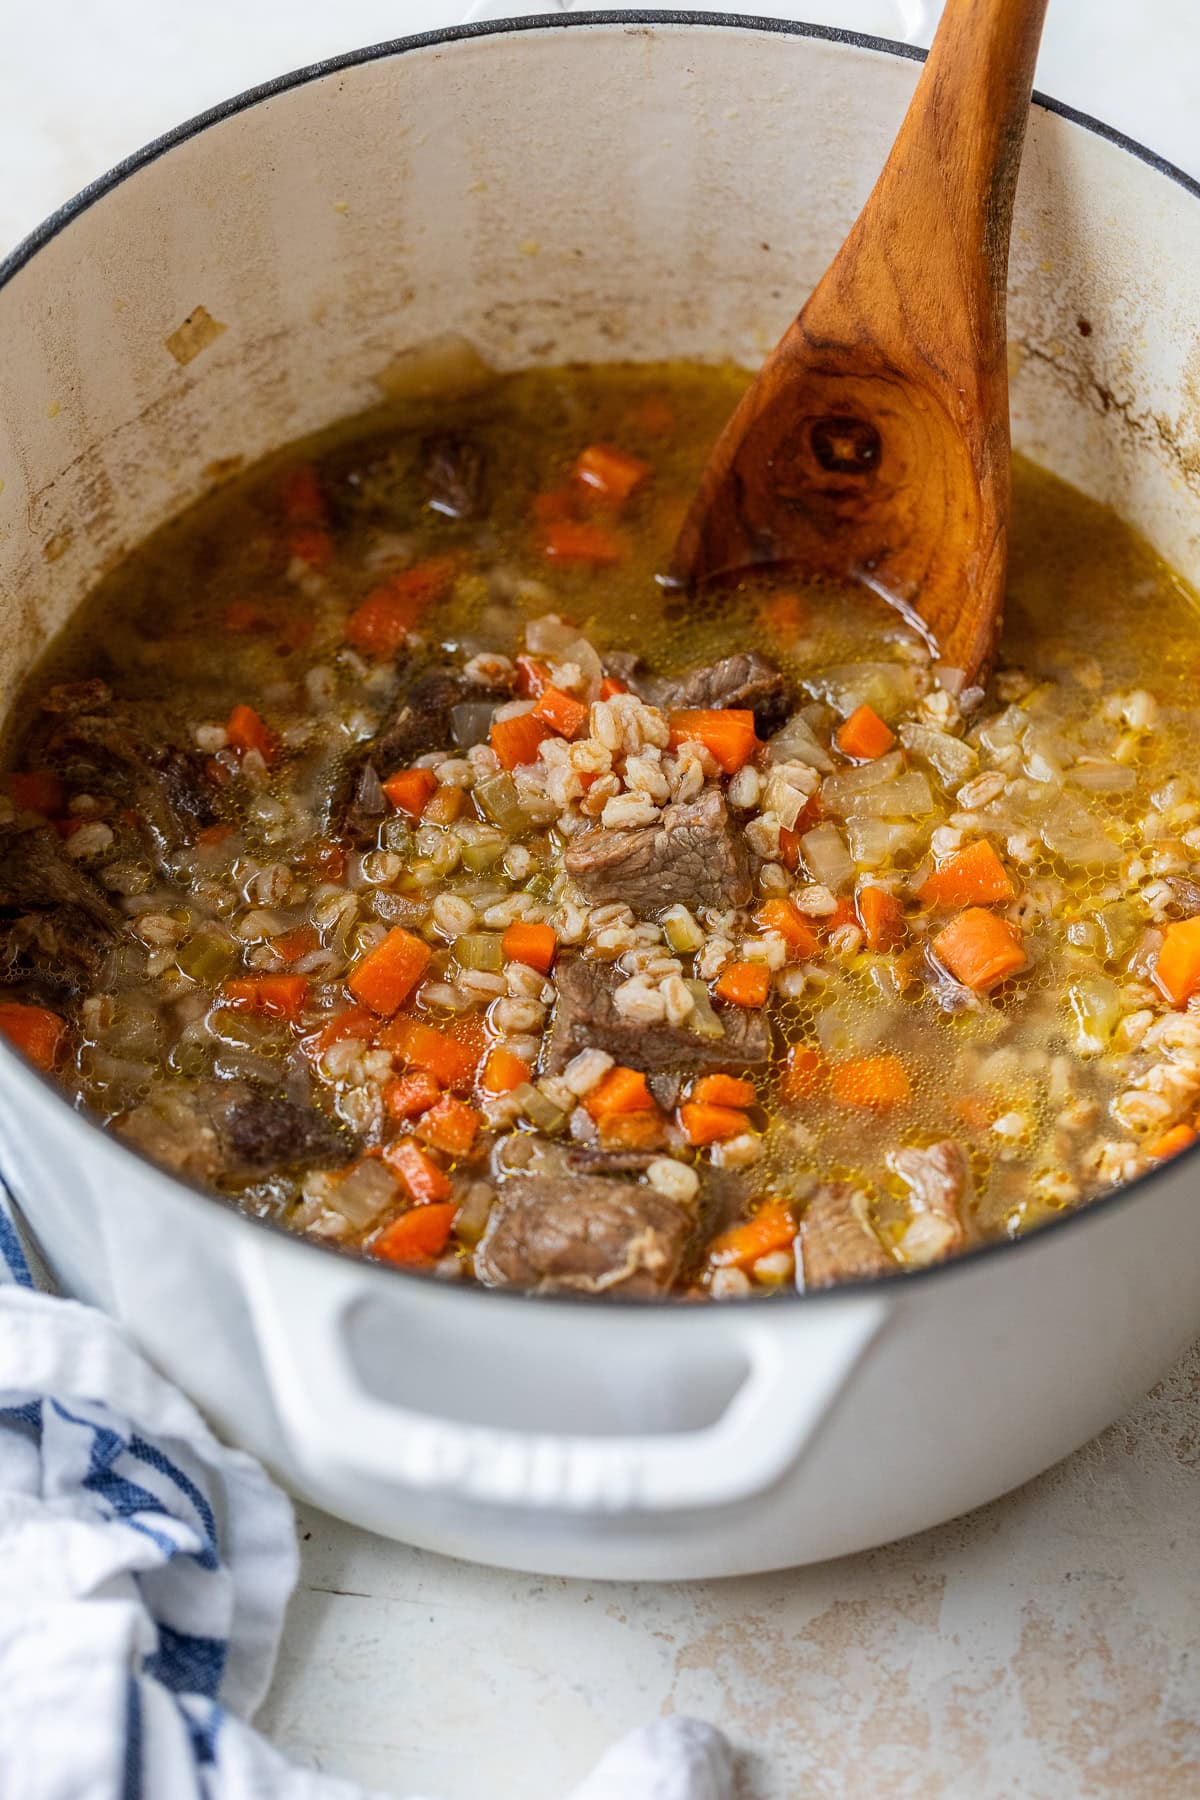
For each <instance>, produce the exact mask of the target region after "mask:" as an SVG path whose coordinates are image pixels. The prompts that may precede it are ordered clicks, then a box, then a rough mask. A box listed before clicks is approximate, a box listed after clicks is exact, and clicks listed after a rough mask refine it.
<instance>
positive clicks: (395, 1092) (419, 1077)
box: [383, 1069, 442, 1119]
mask: <svg viewBox="0 0 1200 1800" xmlns="http://www.w3.org/2000/svg"><path fill="white" fill-rule="evenodd" d="M441 1096H442V1090H441V1088H440V1087H439V1086H438V1084H437V1082H436V1081H435V1080H434V1079H433V1076H432V1075H430V1074H429V1073H428V1072H427V1071H426V1070H425V1069H416V1070H414V1072H413V1073H412V1074H411V1075H398V1076H397V1077H396V1079H395V1081H389V1082H388V1084H387V1086H386V1087H385V1088H384V1090H383V1104H384V1106H385V1107H386V1108H387V1113H388V1117H389V1118H391V1119H416V1118H419V1117H420V1115H421V1113H423V1112H428V1111H429V1108H430V1107H431V1106H433V1105H435V1104H436V1102H437V1101H438V1100H440V1099H441Z"/></svg>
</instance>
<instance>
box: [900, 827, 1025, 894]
mask: <svg viewBox="0 0 1200 1800" xmlns="http://www.w3.org/2000/svg"><path fill="white" fill-rule="evenodd" d="M1015 892H1016V890H1015V888H1014V887H1013V884H1012V882H1011V881H1010V879H1009V875H1008V870H1007V869H1006V868H1005V867H1004V864H1003V863H1002V862H1001V861H1000V858H999V857H998V856H997V855H996V852H995V851H994V850H993V848H992V846H991V845H990V844H989V843H988V841H987V839H986V838H978V839H976V841H975V842H974V843H973V844H964V845H963V847H962V849H961V850H956V851H955V852H954V855H953V856H948V857H947V858H946V860H945V862H944V863H942V864H941V866H940V867H939V868H936V869H935V870H934V871H933V874H932V875H930V876H929V877H928V878H927V879H926V880H925V881H923V882H922V883H921V886H920V887H919V888H918V889H917V898H918V900H920V901H922V902H923V903H924V904H925V905H926V906H988V905H990V904H991V903H992V902H993V901H996V900H1011V899H1012V898H1013V895H1014V894H1015Z"/></svg>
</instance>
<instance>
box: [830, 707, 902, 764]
mask: <svg viewBox="0 0 1200 1800" xmlns="http://www.w3.org/2000/svg"><path fill="white" fill-rule="evenodd" d="M833 741H834V743H835V744H836V745H837V747H838V749H839V750H840V751H841V753H842V755H843V756H851V757H853V758H854V760H855V762H874V760H875V758H876V757H877V756H882V755H884V753H885V752H886V751H888V750H890V749H891V747H892V745H893V744H894V743H895V741H896V734H895V732H894V731H891V730H889V728H888V727H887V726H886V725H885V724H884V722H883V720H882V719H881V718H880V716H879V714H878V713H877V712H873V711H872V709H871V708H870V707H869V706H856V707H855V709H854V711H853V712H852V713H851V714H850V717H849V718H848V719H844V720H843V721H842V723H841V724H840V725H839V726H838V728H837V730H836V731H835V732H834V734H833Z"/></svg>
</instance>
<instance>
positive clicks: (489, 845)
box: [462, 838, 508, 875]
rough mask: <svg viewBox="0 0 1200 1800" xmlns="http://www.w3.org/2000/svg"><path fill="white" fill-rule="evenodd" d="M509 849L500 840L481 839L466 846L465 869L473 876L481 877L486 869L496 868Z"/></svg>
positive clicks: (464, 847)
mask: <svg viewBox="0 0 1200 1800" xmlns="http://www.w3.org/2000/svg"><path fill="white" fill-rule="evenodd" d="M507 847H508V846H507V845H506V844H504V843H503V842H502V841H501V840H500V839H499V838H480V839H477V841H476V842H475V843H473V844H464V845H463V853H462V860H463V867H464V869H469V870H470V871H471V873H472V875H481V874H482V873H483V871H484V870H485V869H491V868H494V867H495V865H496V864H497V863H498V862H499V861H500V858H501V857H502V856H503V855H504V852H505V850H506V849H507Z"/></svg>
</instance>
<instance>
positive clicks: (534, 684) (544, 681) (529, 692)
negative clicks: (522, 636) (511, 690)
mask: <svg viewBox="0 0 1200 1800" xmlns="http://www.w3.org/2000/svg"><path fill="white" fill-rule="evenodd" d="M549 686H550V671H549V669H548V668H547V667H546V665H545V663H543V662H539V661H538V660H537V657H536V656H526V655H521V656H518V658H517V692H518V694H520V696H521V698H522V699H523V700H536V699H537V697H538V695H539V694H540V693H541V692H542V690H543V689H544V688H548V687H549Z"/></svg>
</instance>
